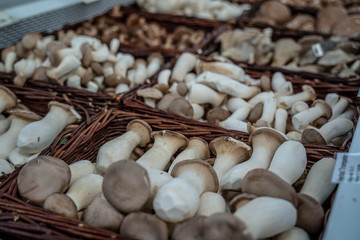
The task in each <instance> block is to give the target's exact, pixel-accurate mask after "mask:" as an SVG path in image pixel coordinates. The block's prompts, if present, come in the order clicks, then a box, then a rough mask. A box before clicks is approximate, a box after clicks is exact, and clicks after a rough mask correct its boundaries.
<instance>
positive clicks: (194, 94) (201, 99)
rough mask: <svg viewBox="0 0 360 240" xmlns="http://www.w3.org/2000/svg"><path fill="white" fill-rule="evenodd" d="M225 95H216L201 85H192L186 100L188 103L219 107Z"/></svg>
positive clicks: (216, 93)
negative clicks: (208, 104)
mask: <svg viewBox="0 0 360 240" xmlns="http://www.w3.org/2000/svg"><path fill="white" fill-rule="evenodd" d="M225 97H226V94H224V93H218V92H216V91H214V90H213V89H211V88H209V87H207V86H205V85H203V84H196V83H194V84H192V85H191V86H190V89H189V93H188V95H187V96H186V99H187V100H189V101H190V103H197V104H205V103H210V104H211V105H212V106H213V107H218V106H220V105H221V104H222V103H223V102H224V100H225Z"/></svg>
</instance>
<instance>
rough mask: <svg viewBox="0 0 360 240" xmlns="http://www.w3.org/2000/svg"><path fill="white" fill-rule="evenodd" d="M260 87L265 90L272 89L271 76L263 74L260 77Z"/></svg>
mask: <svg viewBox="0 0 360 240" xmlns="http://www.w3.org/2000/svg"><path fill="white" fill-rule="evenodd" d="M260 87H261V90H263V91H264V92H266V91H271V80H270V78H269V76H266V75H263V76H261V78H260Z"/></svg>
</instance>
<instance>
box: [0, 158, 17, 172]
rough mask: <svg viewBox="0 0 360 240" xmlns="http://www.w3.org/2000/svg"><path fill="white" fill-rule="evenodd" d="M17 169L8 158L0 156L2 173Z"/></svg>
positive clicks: (0, 170)
mask: <svg viewBox="0 0 360 240" xmlns="http://www.w3.org/2000/svg"><path fill="white" fill-rule="evenodd" d="M14 170H15V167H14V165H12V164H11V163H9V162H8V161H7V160H5V159H2V158H0V175H3V174H4V173H5V174H8V173H12V172H13V171H14Z"/></svg>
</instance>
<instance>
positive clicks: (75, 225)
mask: <svg viewBox="0 0 360 240" xmlns="http://www.w3.org/2000/svg"><path fill="white" fill-rule="evenodd" d="M133 119H142V120H144V121H146V122H147V123H149V124H150V126H151V127H152V129H153V131H157V130H172V131H177V132H179V133H182V134H184V135H185V136H187V137H192V136H198V137H201V138H204V139H206V140H207V141H211V140H212V139H214V138H216V137H219V136H232V137H235V138H237V139H240V140H243V141H244V142H247V141H248V139H247V136H246V135H243V134H242V133H240V132H236V131H226V130H222V129H217V128H214V127H210V126H201V125H200V126H199V125H196V124H190V123H189V124H186V123H184V122H181V121H176V120H171V119H168V118H161V117H155V116H149V115H143V114H137V113H130V112H124V111H120V110H105V111H103V112H101V113H99V114H97V115H94V116H92V117H91V123H90V124H87V123H86V122H83V123H82V124H81V125H80V127H79V128H77V129H76V130H74V131H73V132H72V133H71V134H68V135H66V136H61V137H59V138H58V139H57V140H56V141H55V143H54V144H53V145H52V146H51V147H49V148H47V149H45V150H44V151H43V152H42V154H46V155H51V156H55V157H58V158H61V159H63V160H64V161H65V162H67V163H69V164H70V163H73V162H76V161H78V160H81V159H88V160H90V161H92V162H94V161H95V160H96V155H97V151H98V149H99V148H100V147H101V146H102V145H103V144H104V143H105V142H107V141H109V140H111V139H113V138H115V137H118V136H120V135H122V134H123V133H124V132H125V131H126V125H127V123H128V122H129V121H131V120H133ZM64 142H65V143H64ZM306 150H307V154H308V164H307V169H310V168H311V166H312V165H313V164H314V162H316V161H317V160H318V159H321V158H323V157H331V156H333V153H334V152H335V151H337V150H338V149H336V148H332V147H318V146H306ZM19 170H20V168H18V169H17V170H15V171H14V172H13V173H12V174H10V175H9V176H2V183H1V185H0V210H1V211H2V214H1V216H0V232H1V233H2V234H5V236H7V237H9V238H11V239H14V238H18V239H29V238H31V239H50V238H51V239H57V238H59V239H60V238H61V239H67V238H69V239H73V238H84V239H88V238H89V239H103V238H120V236H119V235H118V234H116V233H114V232H110V231H107V230H103V229H98V228H94V227H91V226H89V225H87V224H86V223H84V222H82V221H79V220H76V219H71V218H67V217H61V216H59V215H56V214H53V213H51V212H49V211H47V210H45V209H42V208H40V207H36V206H33V205H30V204H28V203H26V202H24V201H23V200H22V199H21V197H20V196H19V195H18V189H17V176H18V174H19ZM324 207H325V210H327V209H328V208H329V207H328V205H324Z"/></svg>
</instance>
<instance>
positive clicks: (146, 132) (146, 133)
mask: <svg viewBox="0 0 360 240" xmlns="http://www.w3.org/2000/svg"><path fill="white" fill-rule="evenodd" d="M126 131H133V132H137V133H138V134H139V135H141V137H142V141H141V142H140V143H139V146H140V147H145V146H146V145H147V144H148V143H149V142H150V141H151V132H152V129H151V126H150V125H149V124H148V123H147V122H145V121H143V120H140V119H134V120H132V121H130V122H129V123H128V125H127V126H126Z"/></svg>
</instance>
